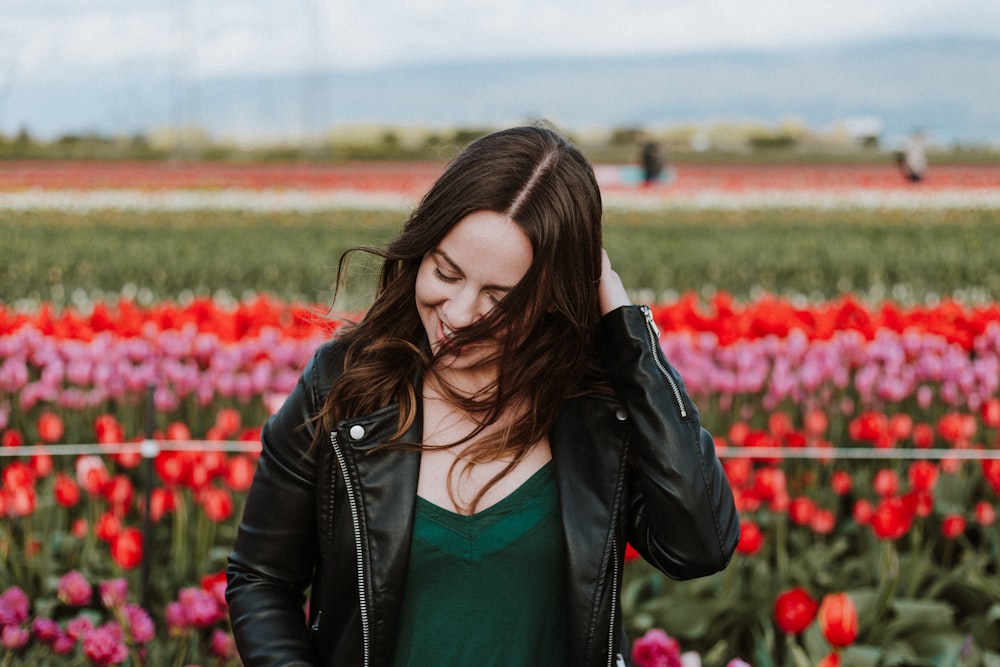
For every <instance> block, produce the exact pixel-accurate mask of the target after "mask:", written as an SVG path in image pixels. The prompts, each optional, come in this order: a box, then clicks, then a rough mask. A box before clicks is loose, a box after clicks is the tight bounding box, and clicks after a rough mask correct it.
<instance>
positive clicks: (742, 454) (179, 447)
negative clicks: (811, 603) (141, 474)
mask: <svg viewBox="0 0 1000 667" xmlns="http://www.w3.org/2000/svg"><path fill="white" fill-rule="evenodd" d="M260 449H261V445H260V443H259V442H257V441H252V442H249V441H245V440H158V439H153V438H149V439H145V440H141V441H138V442H124V443H115V444H102V443H80V444H65V445H21V446H18V447H5V448H2V449H0V458H4V457H7V458H10V457H17V456H41V455H44V454H48V455H49V456H80V455H87V454H95V455H106V456H114V455H116V454H135V453H139V454H142V456H143V457H145V458H156V456H157V455H158V454H159V453H160V452H181V451H194V452H209V451H211V452H226V453H250V454H255V453H259V452H260ZM718 454H719V456H720V457H721V458H767V459H771V458H774V459H814V460H820V461H825V460H828V459H844V460H851V459H856V460H881V461H893V460H904V461H908V460H944V459H952V460H956V459H957V460H963V461H987V460H1000V449H983V448H976V449H944V448H936V449H892V448H872V447H731V446H726V447H719V449H718Z"/></svg>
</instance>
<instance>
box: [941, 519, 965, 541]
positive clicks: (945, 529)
mask: <svg viewBox="0 0 1000 667" xmlns="http://www.w3.org/2000/svg"><path fill="white" fill-rule="evenodd" d="M964 532H965V517H963V516H962V515H961V514H949V515H948V516H946V517H945V518H944V519H943V520H942V521H941V534H942V535H944V536H945V537H946V538H948V539H949V540H953V539H955V538H957V537H958V536H959V535H961V534H963V533H964Z"/></svg>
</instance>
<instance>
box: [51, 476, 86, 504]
mask: <svg viewBox="0 0 1000 667" xmlns="http://www.w3.org/2000/svg"><path fill="white" fill-rule="evenodd" d="M52 492H53V494H54V495H55V498H56V502H57V503H59V504H60V505H61V506H63V507H73V506H74V505H76V504H77V503H78V502H80V487H79V486H78V485H77V483H76V482H75V481H73V478H72V477H70V476H69V475H67V474H66V473H62V472H60V473H56V477H55V480H54V482H53V485H52Z"/></svg>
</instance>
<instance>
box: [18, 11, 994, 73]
mask: <svg viewBox="0 0 1000 667" xmlns="http://www.w3.org/2000/svg"><path fill="white" fill-rule="evenodd" d="M4 4H5V10H4V14H5V27H4V28H0V77H2V76H4V74H5V72H11V71H13V70H17V72H18V77H21V76H32V77H41V78H54V79H58V78H59V77H66V76H75V75H76V73H79V72H95V71H101V70H107V69H109V68H113V67H115V66H116V65H119V64H122V63H124V64H127V65H128V66H131V67H135V66H137V65H141V64H143V63H173V64H174V65H175V66H176V65H177V63H180V64H181V65H182V69H183V70H184V71H186V72H188V73H191V74H194V75H197V76H200V77H208V76H215V75H221V74H232V73H243V72H261V73H275V72H285V71H294V70H297V69H301V68H303V67H315V66H338V67H348V68H357V67H370V66H377V65H385V64H392V63H401V62H407V61H426V60H437V61H440V60H448V59H459V60H460V59H463V58H483V57H498V56H499V57H505V56H519V55H582V54H587V53H596V54H626V53H637V52H678V51H706V50H713V49H720V48H726V49H735V48H776V47H782V46H803V45H810V44H829V43H836V42H839V41H844V40H848V41H850V40H858V39H871V38H874V39H887V38H895V37H905V36H908V35H920V36H933V35H942V36H963V35H965V36H992V37H1000V2H996V0H924V1H923V2H912V0H880V1H878V2H871V1H870V0H841V2H837V3H831V2H828V1H827V0H799V1H796V0H756V1H755V2H752V3H751V2H746V0H673V1H671V2H662V1H661V0H619V2H616V3H609V2H607V1H606V0H600V1H599V0H546V1H545V2H538V1H537V0H479V1H477V2H475V3H468V2H464V1H462V0H414V1H411V2H398V1H392V0H292V1H291V2H287V3H251V2H246V0H213V1H212V2H202V3H198V2H195V0H157V1H153V0H143V1H142V2H135V1H129V0H86V1H81V0H5V2H4ZM164 66H166V65H164ZM0 80H2V79H0Z"/></svg>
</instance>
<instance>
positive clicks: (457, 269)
mask: <svg viewBox="0 0 1000 667" xmlns="http://www.w3.org/2000/svg"><path fill="white" fill-rule="evenodd" d="M433 254H434V255H436V256H438V257H440V258H441V259H442V260H443V261H444V262H445V263H446V264H447V265H448V266H450V267H451V269H452V270H453V271H455V273H458V274H460V275H462V276H465V271H463V270H462V267H460V266H459V265H458V264H456V263H455V260H453V259H452V258H451V257H449V256H448V253H446V252H445V251H444V250H442V249H441V248H435V249H434V252H433ZM483 289H484V290H488V291H493V292H510V291H511V290H513V289H514V286H513V285H496V284H491V285H483Z"/></svg>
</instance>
